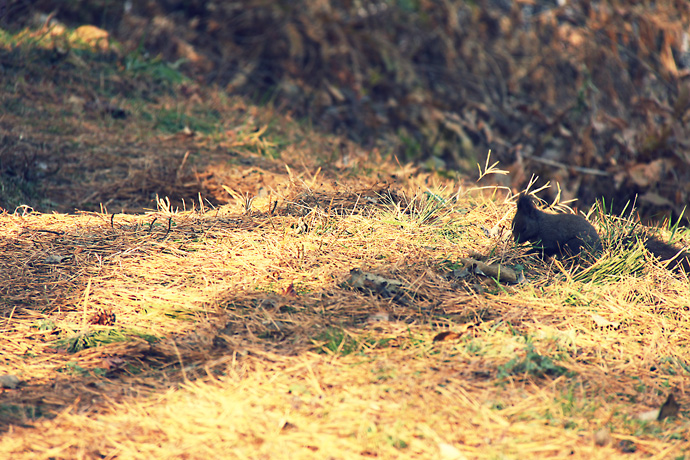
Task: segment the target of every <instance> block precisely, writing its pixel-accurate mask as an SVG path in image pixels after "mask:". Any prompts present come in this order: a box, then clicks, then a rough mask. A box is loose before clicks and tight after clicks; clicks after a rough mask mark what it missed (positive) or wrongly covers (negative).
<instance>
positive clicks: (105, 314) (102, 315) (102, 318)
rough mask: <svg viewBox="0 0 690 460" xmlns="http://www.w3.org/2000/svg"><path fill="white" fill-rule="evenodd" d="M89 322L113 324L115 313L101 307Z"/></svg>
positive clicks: (105, 324) (102, 324)
mask: <svg viewBox="0 0 690 460" xmlns="http://www.w3.org/2000/svg"><path fill="white" fill-rule="evenodd" d="M89 324H97V325H99V326H113V325H114V324H115V313H113V312H111V311H106V310H105V309H101V310H99V311H98V312H97V313H96V314H94V315H93V316H92V317H91V318H90V319H89Z"/></svg>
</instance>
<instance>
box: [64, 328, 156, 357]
mask: <svg viewBox="0 0 690 460" xmlns="http://www.w3.org/2000/svg"><path fill="white" fill-rule="evenodd" d="M133 337H138V338H141V339H144V340H146V341H147V342H149V343H153V342H156V341H157V340H159V338H158V337H156V336H155V335H152V334H148V333H145V332H141V331H137V330H135V329H97V330H91V331H87V332H82V333H78V334H76V335H72V336H70V337H66V338H62V339H58V340H56V341H55V346H56V347H57V348H60V349H64V350H66V351H67V352H68V353H76V352H78V351H81V350H85V349H87V348H94V347H99V346H102V345H108V344H111V343H117V342H126V341H128V340H131V339H132V338H133Z"/></svg>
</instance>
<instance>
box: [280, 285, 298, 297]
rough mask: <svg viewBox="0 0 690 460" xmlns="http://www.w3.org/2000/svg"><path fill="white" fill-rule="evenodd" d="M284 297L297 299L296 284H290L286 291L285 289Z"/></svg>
mask: <svg viewBox="0 0 690 460" xmlns="http://www.w3.org/2000/svg"><path fill="white" fill-rule="evenodd" d="M283 295H284V296H287V297H297V291H295V283H290V285H289V286H287V287H286V288H285V289H283Z"/></svg>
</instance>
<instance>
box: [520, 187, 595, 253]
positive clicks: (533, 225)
mask: <svg viewBox="0 0 690 460" xmlns="http://www.w3.org/2000/svg"><path fill="white" fill-rule="evenodd" d="M513 238H514V239H515V242H516V243H527V242H530V243H532V244H533V245H534V247H535V250H536V251H538V252H540V253H542V254H543V255H546V256H555V255H558V256H560V257H572V256H576V255H580V253H581V252H582V250H583V249H584V250H586V251H588V252H590V253H592V254H596V253H598V252H600V251H601V239H600V238H599V235H598V234H597V231H596V230H595V229H594V227H592V224H590V223H589V222H587V219H585V218H584V217H582V216H578V215H577V214H548V213H546V212H544V211H542V210H540V209H537V208H536V207H535V206H534V203H533V202H532V199H531V198H530V197H529V196H528V195H526V194H524V193H521V194H520V196H519V197H518V201H517V212H516V213H515V217H514V218H513Z"/></svg>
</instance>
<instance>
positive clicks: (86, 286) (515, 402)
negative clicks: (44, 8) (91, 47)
mask: <svg viewBox="0 0 690 460" xmlns="http://www.w3.org/2000/svg"><path fill="white" fill-rule="evenodd" d="M153 5H155V4H153ZM264 7H266V8H269V5H264ZM0 53H2V54H1V56H2V58H3V64H4V66H5V67H4V71H5V75H6V76H7V78H8V79H9V81H11V82H12V84H11V85H8V86H6V87H5V88H4V90H3V91H2V92H0V102H1V103H2V104H3V106H4V107H6V108H9V107H11V108H13V109H14V110H8V112H7V113H5V114H3V116H2V118H1V119H0V127H1V128H2V130H3V133H2V136H3V137H2V142H3V144H2V145H3V149H2V150H1V151H0V154H1V155H3V156H0V159H6V160H7V161H8V162H9V164H11V165H12V167H11V168H10V169H11V170H12V171H14V173H15V179H16V178H18V177H21V176H26V177H24V180H25V182H24V183H28V184H33V185H34V186H36V187H37V188H38V189H39V190H40V193H43V194H44V195H45V198H46V199H51V200H54V201H55V202H56V203H53V204H45V203H41V201H40V199H39V197H38V196H37V194H36V192H34V194H31V193H28V192H27V193H26V194H25V195H24V196H23V197H22V201H24V200H26V199H27V197H34V198H33V199H34V200H36V203H33V202H29V204H32V205H33V204H35V208H39V209H40V208H41V207H44V208H43V209H51V207H52V208H53V209H54V208H55V207H58V209H60V208H61V209H66V210H71V209H72V208H73V207H77V208H80V209H82V211H79V212H76V213H74V214H65V213H54V214H49V213H40V212H32V211H31V209H30V208H29V207H28V206H20V207H18V208H16V210H15V206H12V207H10V206H9V205H8V204H6V202H3V204H2V206H3V207H4V208H9V209H6V210H4V211H3V212H1V213H0V273H1V274H2V277H3V278H2V279H3V282H2V283H0V313H1V314H2V319H1V321H0V328H1V330H2V337H1V338H0V348H1V349H2V350H3V352H2V358H3V359H2V360H1V361H0V377H5V376H7V375H14V376H17V377H18V378H19V379H20V380H21V381H22V383H21V384H20V385H19V386H18V387H16V388H12V385H8V387H7V388H2V389H1V390H0V391H1V392H0V425H1V428H2V429H3V430H4V431H5V432H4V434H3V436H2V439H0V457H1V458H13V459H15V458H16V459H23V458H26V459H36V458H45V459H48V458H65V459H72V458H136V459H149V458H171V459H172V458H199V459H201V458H223V457H238V458H281V457H285V456H292V457H295V458H370V457H378V458H391V459H392V458H448V459H451V458H497V457H501V456H505V457H526V458H554V457H558V458H562V457H565V456H568V457H569V458H581V459H592V458H602V459H604V458H606V459H608V458H613V457H617V456H621V455H623V454H625V455H626V456H629V457H630V458H646V457H650V456H651V457H658V458H666V457H680V456H682V455H687V454H688V452H690V442H689V441H688V439H687V436H686V433H687V432H688V421H687V407H688V404H689V402H690V400H689V398H688V388H687V381H688V379H687V375H688V368H689V363H688V360H687V353H686V350H687V348H688V346H689V345H690V340H689V338H688V337H689V336H688V332H687V331H688V325H689V324H690V310H689V309H688V305H690V298H689V293H688V289H687V287H688V279H687V277H685V276H683V275H682V274H675V273H672V272H669V271H667V270H665V269H663V268H661V267H659V266H657V265H655V264H654V263H653V262H652V261H649V260H642V262H643V264H642V270H637V271H633V272H622V271H621V272H614V273H608V274H607V275H606V276H603V277H600V278H599V279H598V281H597V282H596V283H595V282H587V281H583V279H586V278H584V277H581V274H582V272H581V271H579V269H578V268H577V267H570V268H563V267H562V265H559V264H558V263H557V262H553V263H543V262H541V261H538V260H535V259H533V258H531V257H528V256H526V255H525V253H524V251H522V250H520V249H518V248H515V247H514V246H513V244H512V243H511V241H510V238H509V236H508V233H509V232H508V231H507V226H508V223H509V221H510V218H511V216H512V214H513V212H514V206H513V204H512V203H511V202H509V201H505V200H503V199H502V198H503V196H504V195H503V194H502V193H503V192H502V191H501V190H500V189H495V188H493V187H492V188H489V189H485V190H484V191H483V192H482V191H481V190H476V189H468V188H467V186H465V185H462V184H458V183H455V182H453V181H449V180H447V179H443V178H440V177H438V176H436V175H433V174H425V173H423V172H421V171H420V170H419V169H418V168H415V167H413V166H410V165H400V164H398V163H396V162H393V161H391V160H390V158H387V157H386V156H384V155H381V154H380V151H377V150H375V149H371V150H369V149H365V148H363V147H361V146H358V145H356V144H354V143H352V142H351V141H348V140H346V139H343V138H341V137H338V136H328V135H323V134H320V133H317V132H314V131H312V130H310V129H309V128H308V127H305V126H298V125H297V124H296V123H295V122H294V121H293V120H292V119H291V118H290V117H289V116H286V115H285V114H280V113H278V111H276V110H275V109H271V108H259V107H256V106H254V105H252V104H251V103H249V102H247V101H246V100H245V99H243V98H241V97H233V98H228V97H225V96H223V94H222V92H220V91H218V90H217V89H215V88H212V87H211V88H210V87H205V86H203V85H199V84H194V83H190V82H179V83H176V84H172V85H170V84H165V83H163V82H160V81H158V80H156V79H155V78H153V77H152V75H151V74H146V73H144V74H136V75H132V74H131V73H128V72H127V71H126V70H125V69H123V68H120V69H119V71H117V72H113V71H112V67H113V66H116V65H117V64H118V63H120V62H121V61H119V60H118V59H119V58H117V56H108V55H103V54H99V55H98V56H99V58H98V59H95V58H94V57H93V56H91V57H89V56H88V55H80V54H79V53H76V52H73V51H69V52H66V53H61V52H59V51H58V52H57V53H56V47H55V46H52V45H51V46H48V47H46V48H41V47H40V46H38V49H33V48H31V49H27V48H25V47H16V48H11V47H10V48H2V49H1V50H0ZM80 56H83V57H82V58H80ZM79 59H81V61H80V60H79ZM84 66H86V67H84ZM87 70H88V71H87ZM104 95H108V97H107V98H106V97H105V96H104ZM72 96H74V97H72ZM99 99H107V100H106V101H105V103H100V104H98V103H96V102H97V101H98V100H99ZM89 103H93V104H95V105H88V104H89ZM111 106H115V107H120V108H123V109H124V110H126V111H127V113H128V115H127V116H126V117H125V118H124V119H121V118H116V117H114V116H113V114H114V113H115V112H114V111H113V110H110V109H108V107H111ZM104 108H105V109H104ZM171 108H176V109H177V112H178V113H179V114H180V116H182V115H185V116H192V115H193V116H195V117H197V118H203V117H204V116H206V115H207V114H209V113H213V112H218V113H220V114H222V117H221V120H220V121H218V129H217V130H214V131H212V132H210V133H209V132H206V133H205V132H203V130H190V129H183V128H182V127H180V128H179V130H178V132H172V133H171V132H167V131H165V130H163V129H161V127H160V124H161V123H162V121H161V120H164V118H156V116H157V115H156V114H161V113H163V114H167V113H169V111H170V109H171ZM151 114H153V115H154V116H153V117H152V118H153V119H149V116H151ZM205 114H206V115H205ZM197 118H194V119H192V121H194V120H196V119H197ZM175 126H177V125H175ZM267 126H270V128H266V127H267ZM187 152H190V153H189V155H188V154H187ZM3 161H4V160H3ZM5 164H7V163H5ZM57 166H59V168H58V167H57ZM32 175H39V176H38V177H36V176H32ZM37 179H38V180H37ZM3 180H7V177H6V176H4V177H3ZM17 180H18V179H17ZM4 183H5V184H8V183H9V182H4ZM5 189H6V190H8V189H9V187H6V188H5ZM199 193H201V194H202V196H201V197H199ZM156 194H158V195H159V199H156V197H155V195H156ZM38 195H39V196H40V194H38ZM165 195H168V197H169V198H165ZM251 198H253V201H251V203H250V202H249V201H248V199H251ZM6 199H7V197H3V200H6ZM101 203H103V211H101V209H100V204H101ZM106 208H108V209H110V210H111V211H110V212H108V213H106V212H104V211H105V209H106ZM123 208H124V209H126V210H128V211H130V212H119V211H121V210H122V209H123ZM146 208H148V211H147V210H146ZM113 210H115V211H117V212H115V213H113ZM430 210H431V212H430ZM131 211H137V212H138V214H133V213H132V212H131ZM477 254H480V255H483V257H481V258H482V259H483V260H485V261H486V262H488V263H495V262H500V263H503V264H508V265H510V266H512V267H514V268H518V267H517V266H522V267H524V268H525V269H526V275H527V277H528V280H529V283H527V284H522V285H516V286H507V285H499V284H497V283H496V282H495V281H494V280H492V279H489V278H486V277H482V276H478V275H477V276H475V275H470V276H467V275H463V274H462V272H461V270H457V272H459V273H455V272H454V271H452V270H451V269H452V268H457V267H455V265H456V264H455V262H457V261H458V260H460V258H462V257H466V256H468V255H469V256H471V257H474V258H478V257H479V256H478V255H477ZM617 255H618V254H616V253H615V251H614V250H610V251H609V252H608V253H606V254H605V256H604V258H603V259H602V260H603V263H606V261H607V260H609V259H611V260H612V259H614V258H615V257H616V256H617ZM353 268H357V269H360V270H362V271H366V272H368V273H373V274H375V275H377V276H379V277H381V278H382V279H387V280H393V281H396V282H399V283H400V284H399V285H400V286H401V292H402V295H400V296H386V295H384V293H385V289H380V290H379V289H373V290H370V291H367V290H366V289H364V290H356V289H352V288H351V287H350V286H349V285H348V284H347V281H348V279H349V277H350V274H351V270H352V269H353ZM446 331H451V332H453V333H455V334H457V336H455V337H457V339H456V340H449V341H440V342H434V337H438V335H439V334H440V333H443V332H446ZM99 340H100V341H101V342H99ZM670 392H673V394H674V395H675V399H676V401H677V402H678V404H679V406H680V412H679V414H678V416H677V417H670V418H667V419H664V420H662V421H647V422H643V421H641V420H640V419H639V413H641V412H644V411H647V410H650V409H658V408H659V407H660V406H661V405H662V404H663V403H664V401H666V400H667V397H668V394H669V393H670ZM601 433H604V434H603V435H601Z"/></svg>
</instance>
